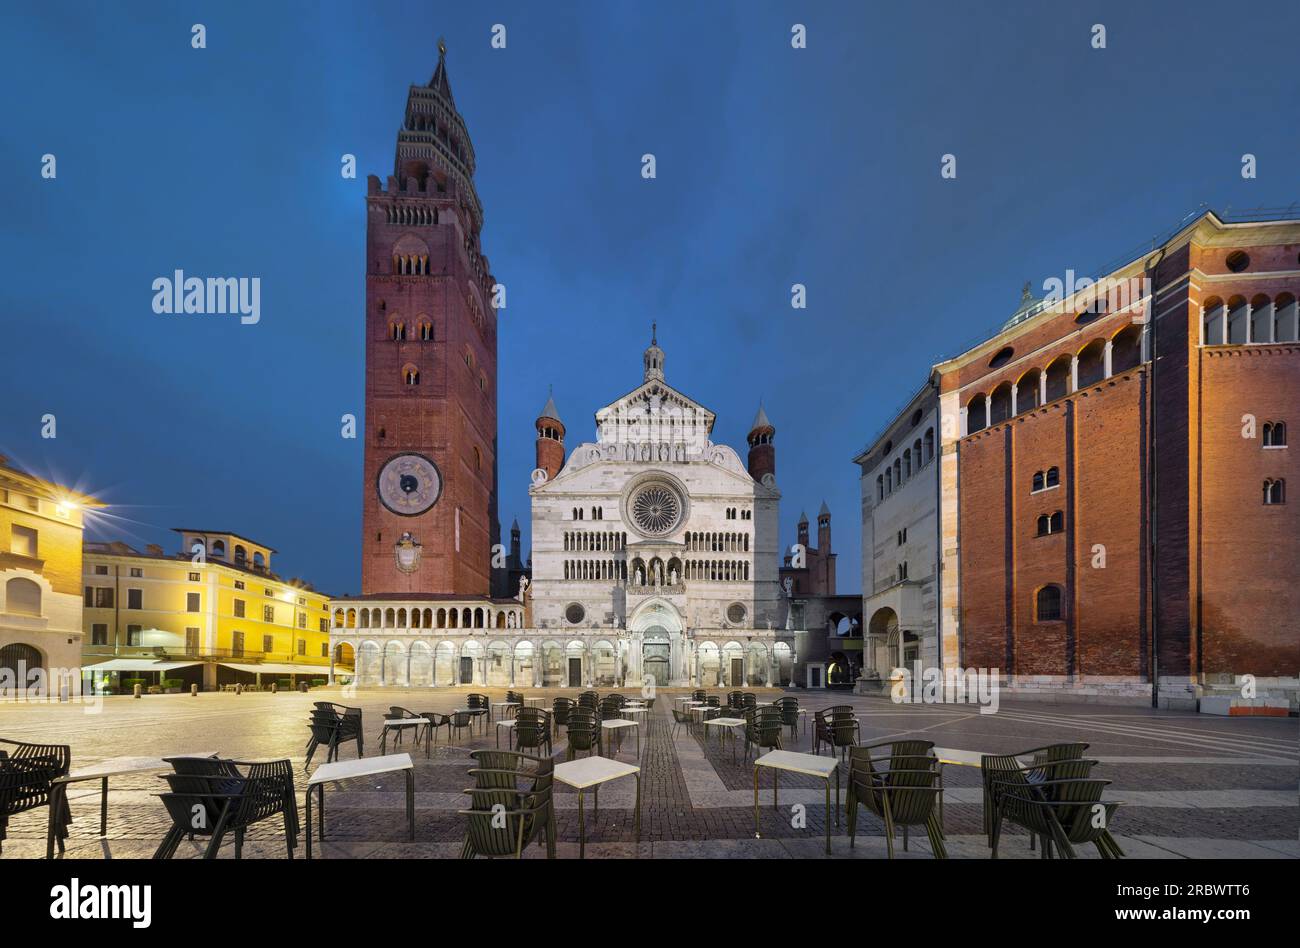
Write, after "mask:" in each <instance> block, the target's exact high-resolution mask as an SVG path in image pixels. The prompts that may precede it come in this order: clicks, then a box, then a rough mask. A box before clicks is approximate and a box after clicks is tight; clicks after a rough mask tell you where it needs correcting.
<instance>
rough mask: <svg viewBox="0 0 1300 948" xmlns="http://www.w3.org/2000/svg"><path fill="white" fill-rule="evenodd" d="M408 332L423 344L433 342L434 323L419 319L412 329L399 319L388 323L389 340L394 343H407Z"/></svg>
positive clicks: (424, 318)
mask: <svg viewBox="0 0 1300 948" xmlns="http://www.w3.org/2000/svg"><path fill="white" fill-rule="evenodd" d="M408 331H409V333H410V334H411V338H413V339H418V340H420V341H421V342H433V323H432V322H431V321H430V320H429V319H428V318H426V317H423V316H421V317H419V318H417V320H416V322H415V324H414V325H412V326H410V327H408V326H407V325H406V323H405V322H404V321H403V320H401V319H398V318H394V319H392V320H390V321H389V323H388V338H389V339H391V340H392V341H393V342H405V341H406V338H407V334H408Z"/></svg>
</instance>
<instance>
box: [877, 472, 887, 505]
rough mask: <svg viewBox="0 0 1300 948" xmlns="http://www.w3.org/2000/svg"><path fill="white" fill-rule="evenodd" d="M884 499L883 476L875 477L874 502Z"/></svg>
mask: <svg viewBox="0 0 1300 948" xmlns="http://www.w3.org/2000/svg"><path fill="white" fill-rule="evenodd" d="M884 499H885V475H884V474H877V475H876V500H884Z"/></svg>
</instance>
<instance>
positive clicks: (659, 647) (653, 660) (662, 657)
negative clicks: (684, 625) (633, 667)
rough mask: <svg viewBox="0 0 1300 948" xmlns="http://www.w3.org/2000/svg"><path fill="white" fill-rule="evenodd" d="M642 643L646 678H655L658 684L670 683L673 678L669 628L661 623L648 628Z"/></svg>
mask: <svg viewBox="0 0 1300 948" xmlns="http://www.w3.org/2000/svg"><path fill="white" fill-rule="evenodd" d="M643 634H644V638H643V639H642V644H641V673H642V675H643V677H644V680H649V679H652V678H653V679H654V683H655V684H656V685H658V686H661V687H662V686H663V685H666V684H668V682H669V681H670V680H671V678H672V648H673V647H672V641H671V640H670V639H669V638H668V630H667V629H665V628H664V627H663V626H661V625H652V626H650V628H648V629H646V630H645V632H644V633H643Z"/></svg>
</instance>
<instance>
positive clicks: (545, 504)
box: [526, 339, 793, 687]
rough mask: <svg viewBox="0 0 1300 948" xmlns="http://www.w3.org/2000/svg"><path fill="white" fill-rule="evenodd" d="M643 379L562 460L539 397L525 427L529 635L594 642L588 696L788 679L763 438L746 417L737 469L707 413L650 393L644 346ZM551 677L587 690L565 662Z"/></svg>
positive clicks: (659, 377) (768, 454)
mask: <svg viewBox="0 0 1300 948" xmlns="http://www.w3.org/2000/svg"><path fill="white" fill-rule="evenodd" d="M643 370H644V371H643V378H642V380H641V383H640V384H639V385H637V386H636V387H635V388H633V389H632V390H631V391H630V392H628V393H627V394H626V395H623V396H622V397H620V398H618V399H616V400H615V401H614V402H612V403H610V404H608V405H606V406H605V407H603V408H601V409H600V410H598V411H597V412H596V414H595V425H596V430H595V440H593V441H589V442H584V443H582V444H579V445H578V446H577V447H575V448H574V449H573V450H572V451H570V452H569V453H568V456H567V459H566V458H565V448H564V434H565V427H564V423H563V421H562V420H561V419H560V417H559V412H558V410H557V409H556V407H555V403H554V400H549V401H548V402H547V404H546V407H545V409H543V411H542V414H541V416H540V417H539V418H538V419H537V423H536V427H537V467H536V469H535V470H534V471H533V475H532V480H533V484H532V487H531V488H530V491H529V493H530V496H531V503H532V540H533V577H532V585H531V587H529V588H528V589H527V592H526V599H527V602H528V605H529V618H530V620H531V623H532V625H533V626H534V627H535V628H536V629H537V630H538V632H539V634H546V633H549V634H564V635H567V634H570V633H575V634H582V635H586V636H592V635H596V636H597V637H599V638H600V639H601V641H604V642H605V645H604V646H603V648H602V649H601V651H602V652H606V653H612V654H600V655H598V656H597V660H596V661H595V663H594V665H593V667H592V668H591V669H590V675H591V683H594V682H595V681H597V680H608V679H610V678H615V679H618V680H620V681H623V680H634V681H638V682H640V681H644V680H645V679H647V678H653V679H654V680H655V681H656V682H657V683H658V684H660V685H668V684H673V685H681V684H703V685H719V684H720V685H733V686H737V687H739V686H746V685H748V686H753V685H764V684H770V683H776V682H777V681H780V680H782V677H783V676H784V679H785V680H788V679H789V670H790V663H791V660H792V657H793V655H792V643H793V636H792V635H787V634H786V633H785V632H784V630H783V629H782V628H781V625H782V624H783V622H784V609H783V603H782V599H781V595H780V586H779V577H778V564H779V562H780V550H779V541H778V536H777V526H778V524H777V522H778V517H779V504H780V497H781V494H780V491H779V490H778V489H777V487H776V471H775V467H776V464H775V449H774V446H773V443H772V442H773V437H774V435H775V429H774V428H773V427H772V425H771V423H770V422H769V421H768V419H767V416H766V414H765V413H764V412H763V411H762V409H761V408H760V409H759V414H758V417H757V418H755V420H754V424H753V426H752V429H751V431H750V434H749V439H748V440H749V448H750V450H749V458H748V464H746V463H744V462H742V461H741V459H740V456H739V455H738V454H737V453H736V451H735V450H734V449H733V448H731V447H729V446H727V445H723V444H717V443H715V442H713V441H712V440H711V438H710V436H711V434H712V431H713V425H714V420H715V416H714V414H713V412H711V411H709V409H707V408H705V407H704V406H703V405H701V404H699V403H698V402H696V401H694V400H693V399H691V398H690V397H689V396H687V395H685V394H683V393H682V392H680V391H678V390H677V389H675V388H673V387H672V386H671V385H669V384H668V383H667V382H666V381H665V378H664V352H663V350H662V349H660V348H659V346H658V344H657V342H656V341H655V340H654V339H652V340H651V344H650V347H649V348H648V349H646V350H645V353H644V357H643ZM560 671H561V674H560V677H561V678H563V679H564V683H565V684H583V685H585V684H588V683H589V682H587V681H585V680H581V681H580V679H582V678H584V677H585V675H584V669H582V668H581V667H580V665H579V664H578V663H577V662H574V661H570V660H568V659H566V660H565V664H564V667H563V668H562V669H561V670H560ZM552 676H553V675H552ZM556 683H559V682H556Z"/></svg>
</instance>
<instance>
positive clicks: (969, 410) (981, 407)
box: [966, 395, 989, 434]
mask: <svg viewBox="0 0 1300 948" xmlns="http://www.w3.org/2000/svg"><path fill="white" fill-rule="evenodd" d="M988 426H989V420H988V399H987V398H985V397H984V396H983V395H976V396H975V397H974V398H972V399H971V400H970V401H968V402H967V403H966V433H967V434H974V433H975V432H977V431H983V430H984V429H985V428H987V427H988Z"/></svg>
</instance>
